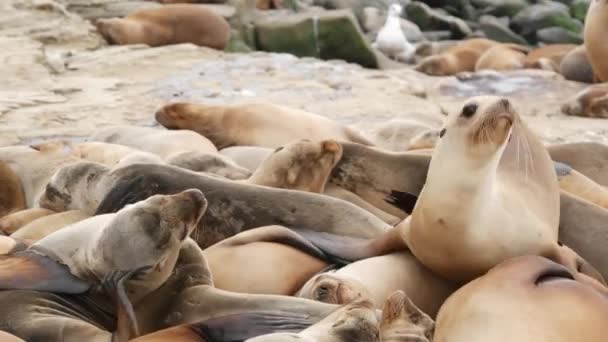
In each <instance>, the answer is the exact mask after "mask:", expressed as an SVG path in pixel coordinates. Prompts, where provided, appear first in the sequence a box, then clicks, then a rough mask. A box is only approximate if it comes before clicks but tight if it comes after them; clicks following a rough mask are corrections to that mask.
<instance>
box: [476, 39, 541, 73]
mask: <svg viewBox="0 0 608 342" xmlns="http://www.w3.org/2000/svg"><path fill="white" fill-rule="evenodd" d="M529 51H530V49H529V48H528V47H526V46H522V45H517V44H500V45H496V46H494V47H492V48H490V49H488V51H486V52H485V53H484V54H483V55H481V57H479V59H478V60H477V63H476V64H475V71H480V70H497V71H505V70H516V69H523V68H524V60H525V59H526V53H528V52H529Z"/></svg>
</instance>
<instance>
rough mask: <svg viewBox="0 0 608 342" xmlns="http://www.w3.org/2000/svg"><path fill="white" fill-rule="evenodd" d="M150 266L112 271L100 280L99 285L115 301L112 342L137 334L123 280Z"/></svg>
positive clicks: (136, 275)
mask: <svg viewBox="0 0 608 342" xmlns="http://www.w3.org/2000/svg"><path fill="white" fill-rule="evenodd" d="M150 268H151V267H150V266H146V267H141V268H139V269H136V270H131V271H118V270H115V271H112V272H110V273H109V274H108V275H107V276H106V277H105V278H104V280H103V281H102V283H101V287H102V288H103V290H105V291H106V292H107V294H109V295H110V296H111V297H113V299H114V301H115V303H116V320H117V322H116V331H115V332H114V333H113V334H112V342H126V341H128V340H129V339H130V337H131V336H135V337H137V336H139V327H138V326H137V318H136V316H135V310H134V309H133V305H132V304H131V300H130V299H129V296H128V295H127V290H126V288H125V282H126V281H128V280H130V279H135V278H137V277H138V276H139V275H140V274H142V272H143V271H146V270H149V269H150Z"/></svg>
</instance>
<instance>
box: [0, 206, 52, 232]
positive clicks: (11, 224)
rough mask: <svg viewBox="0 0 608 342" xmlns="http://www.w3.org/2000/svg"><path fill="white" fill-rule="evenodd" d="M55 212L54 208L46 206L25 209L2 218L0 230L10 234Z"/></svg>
mask: <svg viewBox="0 0 608 342" xmlns="http://www.w3.org/2000/svg"><path fill="white" fill-rule="evenodd" d="M54 213H55V212H54V211H53V210H49V209H45V208H32V209H25V210H21V211H18V212H16V213H12V214H10V215H7V216H4V217H3V218H1V219H0V231H2V232H3V233H4V234H7V235H10V234H13V233H14V232H16V231H17V230H19V229H20V228H21V227H23V226H25V225H27V224H28V223H30V222H32V221H34V220H36V219H39V218H41V217H44V216H48V215H52V214H54Z"/></svg>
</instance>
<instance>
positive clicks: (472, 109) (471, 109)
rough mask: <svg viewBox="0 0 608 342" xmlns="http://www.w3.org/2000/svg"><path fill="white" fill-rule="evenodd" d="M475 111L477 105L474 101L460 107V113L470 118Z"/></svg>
mask: <svg viewBox="0 0 608 342" xmlns="http://www.w3.org/2000/svg"><path fill="white" fill-rule="evenodd" d="M476 111H477V105H476V104H475V103H470V104H468V105H466V106H464V108H462V113H461V114H460V115H462V116H464V117H465V118H470V117H471V116H473V115H474V114H475V112H476Z"/></svg>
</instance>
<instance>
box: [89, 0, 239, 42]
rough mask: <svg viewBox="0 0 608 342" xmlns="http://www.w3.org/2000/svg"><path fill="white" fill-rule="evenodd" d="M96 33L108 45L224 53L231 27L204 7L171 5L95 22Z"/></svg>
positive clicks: (219, 16)
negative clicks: (187, 47)
mask: <svg viewBox="0 0 608 342" xmlns="http://www.w3.org/2000/svg"><path fill="white" fill-rule="evenodd" d="M96 25H97V30H98V31H99V33H100V34H101V35H102V36H103V37H104V38H105V39H106V40H107V41H108V42H109V43H110V44H118V45H127V44H147V45H150V46H162V45H170V44H183V43H192V44H195V45H199V46H206V47H210V48H213V49H218V50H224V48H226V46H227V45H228V40H229V39H230V25H229V24H228V22H227V21H226V19H224V18H223V17H222V16H221V15H219V14H217V13H215V12H214V11H213V10H211V9H209V8H206V7H205V6H198V5H192V4H174V5H165V6H161V7H154V8H146V9H143V10H139V11H137V12H134V13H131V14H129V15H128V16H126V17H125V18H110V19H97V22H96Z"/></svg>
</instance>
